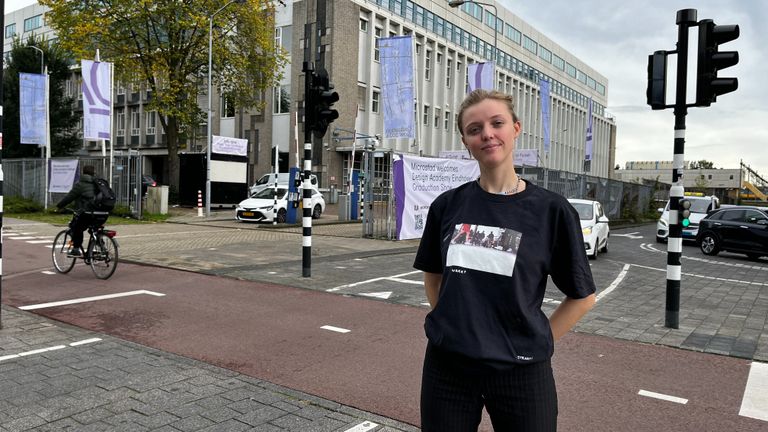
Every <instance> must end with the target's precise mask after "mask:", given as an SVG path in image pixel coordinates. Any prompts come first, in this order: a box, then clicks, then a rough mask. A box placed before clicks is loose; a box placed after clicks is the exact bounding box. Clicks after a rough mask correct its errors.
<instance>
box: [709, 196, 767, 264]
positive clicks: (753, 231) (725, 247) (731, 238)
mask: <svg viewBox="0 0 768 432" xmlns="http://www.w3.org/2000/svg"><path fill="white" fill-rule="evenodd" d="M696 241H697V242H699V244H700V246H701V251H702V252H704V253H705V254H706V255H717V254H718V253H719V252H720V251H728V252H736V253H743V254H746V255H747V256H748V257H749V258H750V259H754V260H756V259H759V258H760V257H762V256H768V210H766V209H765V208H762V207H747V206H739V207H724V208H721V209H719V210H716V211H714V212H711V213H710V214H709V215H707V217H705V218H704V219H702V220H701V222H700V223H699V233H698V236H697V237H696Z"/></svg>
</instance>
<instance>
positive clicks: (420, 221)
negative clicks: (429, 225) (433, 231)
mask: <svg viewBox="0 0 768 432" xmlns="http://www.w3.org/2000/svg"><path fill="white" fill-rule="evenodd" d="M413 229H415V230H417V231H421V230H423V229H424V215H420V214H417V215H415V220H414V227H413Z"/></svg>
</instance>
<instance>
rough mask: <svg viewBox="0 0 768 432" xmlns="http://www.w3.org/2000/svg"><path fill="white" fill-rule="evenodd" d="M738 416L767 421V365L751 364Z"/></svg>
mask: <svg viewBox="0 0 768 432" xmlns="http://www.w3.org/2000/svg"><path fill="white" fill-rule="evenodd" d="M739 415H740V416H744V417H749V418H753V419H758V420H765V421H768V363H758V362H752V365H751V366H750V368H749V377H748V378H747V385H746V387H745V389H744V397H743V398H742V399H741V409H740V410H739Z"/></svg>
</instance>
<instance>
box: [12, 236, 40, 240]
mask: <svg viewBox="0 0 768 432" xmlns="http://www.w3.org/2000/svg"><path fill="white" fill-rule="evenodd" d="M36 238H37V237H35V236H23V237H10V239H11V240H34V239H36Z"/></svg>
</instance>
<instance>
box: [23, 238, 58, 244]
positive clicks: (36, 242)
mask: <svg viewBox="0 0 768 432" xmlns="http://www.w3.org/2000/svg"><path fill="white" fill-rule="evenodd" d="M52 241H53V239H52V238H51V239H45V240H27V243H29V244H43V243H50V242H52Z"/></svg>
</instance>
